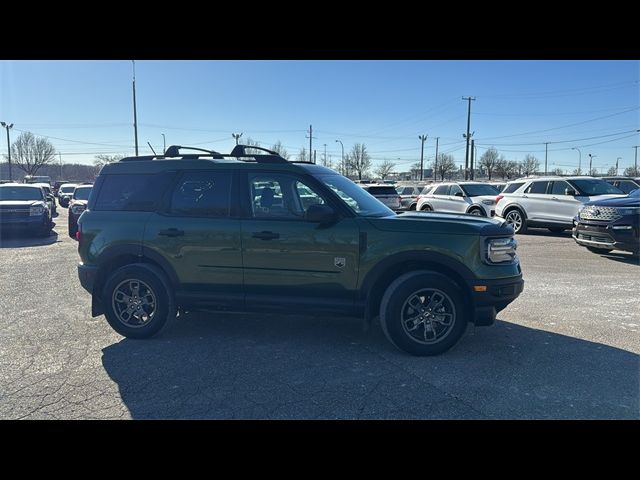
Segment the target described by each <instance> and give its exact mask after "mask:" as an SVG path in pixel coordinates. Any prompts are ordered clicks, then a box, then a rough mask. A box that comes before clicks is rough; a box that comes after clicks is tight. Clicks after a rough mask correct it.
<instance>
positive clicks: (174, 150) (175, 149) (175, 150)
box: [164, 145, 222, 158]
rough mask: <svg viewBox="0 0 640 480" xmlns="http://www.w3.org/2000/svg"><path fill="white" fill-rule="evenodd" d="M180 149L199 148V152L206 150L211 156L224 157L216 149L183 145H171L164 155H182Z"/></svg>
mask: <svg viewBox="0 0 640 480" xmlns="http://www.w3.org/2000/svg"><path fill="white" fill-rule="evenodd" d="M180 150H197V151H199V152H205V153H207V154H209V155H211V156H213V157H214V158H222V154H221V153H219V152H216V151H214V150H205V149H204V148H196V147H183V146H181V145H171V146H170V147H169V148H167V149H166V150H165V152H164V156H165V157H179V156H180Z"/></svg>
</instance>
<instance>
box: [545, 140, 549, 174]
mask: <svg viewBox="0 0 640 480" xmlns="http://www.w3.org/2000/svg"><path fill="white" fill-rule="evenodd" d="M548 147H549V142H545V144H544V174H545V176H546V175H547V149H548Z"/></svg>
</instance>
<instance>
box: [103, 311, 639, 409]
mask: <svg viewBox="0 0 640 480" xmlns="http://www.w3.org/2000/svg"><path fill="white" fill-rule="evenodd" d="M638 360H639V356H638V355H637V354H635V353H632V352H628V351H625V350H622V349H619V348H612V347H609V346H607V345H602V344H598V343H594V342H590V341H585V340H580V339H576V338H572V337H568V336H564V335H559V334H555V333H549V332H546V331H542V330H537V329H533V328H527V327H524V326H520V325H516V324H512V323H508V322H505V321H497V322H496V325H495V326H493V327H490V328H475V327H473V326H470V327H469V329H468V330H467V333H466V334H465V336H464V337H463V338H462V340H461V341H460V343H459V344H458V345H456V346H455V347H454V348H453V349H452V350H450V351H449V352H447V353H446V354H444V355H440V356H437V357H425V358H418V357H412V356H409V355H406V354H404V353H402V352H400V351H398V350H396V349H395V348H394V347H393V346H392V345H391V344H390V343H389V342H387V340H386V338H385V337H384V335H383V334H382V332H381V330H380V328H379V326H377V325H374V326H373V328H372V329H371V330H370V331H369V332H368V333H363V332H362V329H361V325H360V322H359V321H358V320H356V319H339V318H319V317H306V318H300V317H294V316H270V315H269V316H267V315H247V314H243V315H227V314H224V315H223V314H216V315H212V314H198V313H192V314H187V315H185V316H184V317H183V318H182V320H179V319H178V321H177V322H176V323H175V324H174V325H173V326H172V327H171V328H170V329H169V331H167V332H166V333H164V334H162V336H160V337H158V338H154V339H150V340H142V341H136V340H129V339H123V340H121V341H120V342H118V343H115V344H113V345H110V346H108V347H106V348H104V349H103V357H102V362H103V366H104V368H105V370H106V372H107V373H108V374H109V376H110V377H111V379H112V380H113V381H114V382H116V383H117V385H118V387H119V394H120V396H121V398H122V401H123V402H124V404H125V405H126V407H127V408H128V409H129V412H130V414H131V416H132V417H133V418H145V419H146V418H149V419H150V418H165V419H168V418H198V419H222V418H224V419H236V418H237V419H255V418H258V419H263V418H264V419H266V418H287V419H315V418H322V419H333V418H340V419H356V418H361V419H366V418H369V419H374V418H398V419H459V418H465V419H466V418H507V419H511V418H554V419H555V418H571V419H573V418H604V419H609V418H634V419H637V418H640V413H639V412H640V406H639V395H640V394H639V391H640V390H639V375H638V365H639V363H638Z"/></svg>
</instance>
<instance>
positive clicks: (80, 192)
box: [73, 187, 91, 200]
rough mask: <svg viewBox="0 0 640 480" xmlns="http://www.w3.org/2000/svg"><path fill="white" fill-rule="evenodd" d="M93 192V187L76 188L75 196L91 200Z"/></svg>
mask: <svg viewBox="0 0 640 480" xmlns="http://www.w3.org/2000/svg"><path fill="white" fill-rule="evenodd" d="M90 193H91V187H89V188H87V187H84V188H76V190H75V191H74V192H73V198H74V199H75V200H89V194H90Z"/></svg>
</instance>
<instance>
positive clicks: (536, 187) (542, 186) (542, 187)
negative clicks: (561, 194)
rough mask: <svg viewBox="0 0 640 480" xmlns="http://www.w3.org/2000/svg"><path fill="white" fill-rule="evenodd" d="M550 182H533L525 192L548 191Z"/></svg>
mask: <svg viewBox="0 0 640 480" xmlns="http://www.w3.org/2000/svg"><path fill="white" fill-rule="evenodd" d="M548 184H549V182H533V183H532V184H531V185H529V188H527V190H526V191H525V193H547V185H548Z"/></svg>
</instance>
